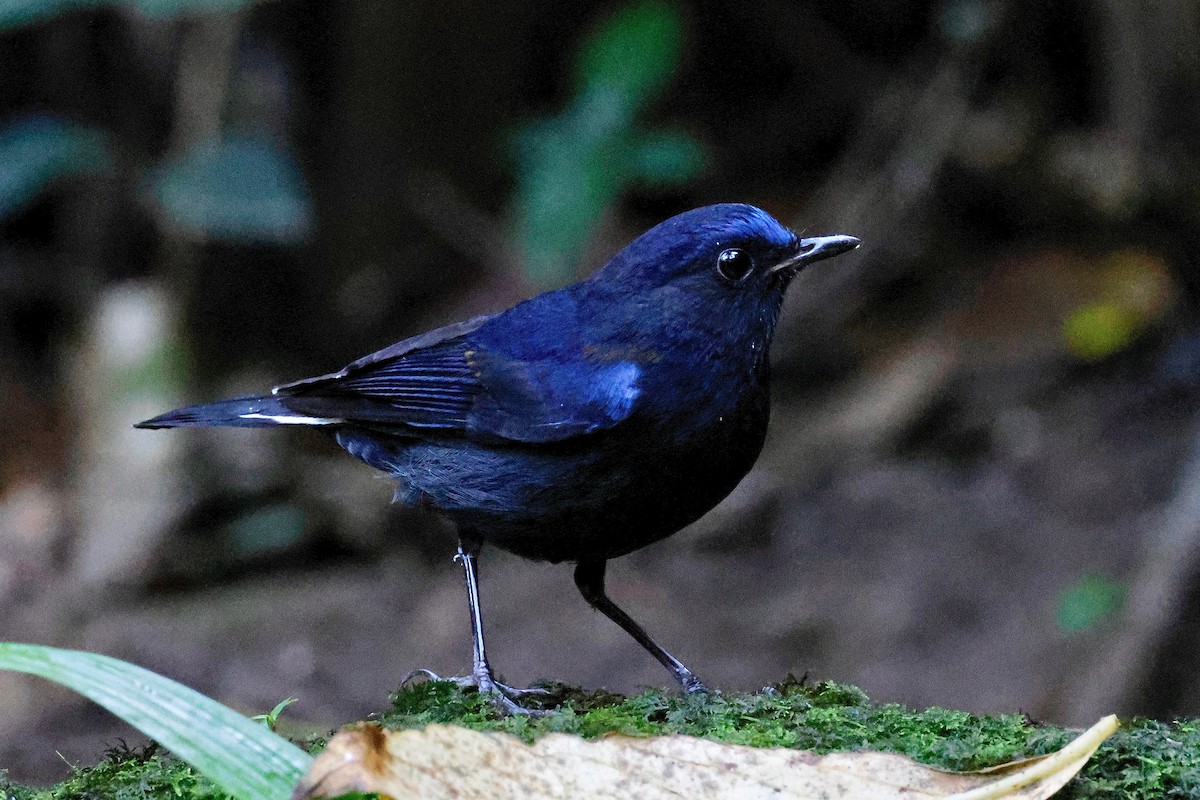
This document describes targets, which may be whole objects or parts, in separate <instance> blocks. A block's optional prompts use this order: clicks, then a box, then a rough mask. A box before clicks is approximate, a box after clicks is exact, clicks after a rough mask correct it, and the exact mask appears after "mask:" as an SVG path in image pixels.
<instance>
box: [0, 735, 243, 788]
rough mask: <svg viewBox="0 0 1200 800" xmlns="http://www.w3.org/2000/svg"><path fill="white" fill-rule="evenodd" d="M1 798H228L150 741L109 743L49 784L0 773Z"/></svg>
mask: <svg viewBox="0 0 1200 800" xmlns="http://www.w3.org/2000/svg"><path fill="white" fill-rule="evenodd" d="M0 798H2V799H3V800H165V798H171V799H172V800H227V798H228V795H226V794H224V793H223V792H220V791H218V790H217V788H216V787H215V786H213V785H212V784H211V783H209V781H208V780H207V779H205V778H204V777H202V776H201V775H199V774H197V773H196V772H195V771H193V770H192V768H191V767H189V766H188V765H187V764H184V763H183V762H181V761H178V760H176V759H175V758H172V757H171V756H169V755H166V754H164V753H162V752H160V751H159V749H158V747H157V745H154V744H150V745H147V746H146V747H144V748H140V749H130V748H127V747H124V746H122V747H119V748H113V749H111V750H109V751H108V753H107V754H106V755H105V757H104V759H103V760H102V761H101V762H100V763H99V764H97V765H96V766H94V767H85V768H81V767H76V768H74V769H73V770H72V775H71V777H70V778H67V779H66V780H65V781H63V782H62V783H59V784H55V785H54V786H52V787H50V788H49V789H36V790H35V789H29V788H27V787H22V786H16V785H13V784H8V783H6V782H5V781H4V780H3V779H0Z"/></svg>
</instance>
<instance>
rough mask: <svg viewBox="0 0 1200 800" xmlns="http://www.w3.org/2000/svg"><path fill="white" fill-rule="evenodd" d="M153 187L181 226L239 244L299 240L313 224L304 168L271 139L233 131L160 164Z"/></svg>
mask: <svg viewBox="0 0 1200 800" xmlns="http://www.w3.org/2000/svg"><path fill="white" fill-rule="evenodd" d="M148 191H149V193H150V196H151V197H152V198H153V200H154V202H155V203H156V205H157V206H158V208H159V209H160V210H161V211H162V212H163V214H165V215H166V216H167V218H169V219H170V220H171V221H172V222H173V223H174V224H175V225H177V226H179V227H180V228H182V229H184V230H185V231H187V232H189V233H191V234H193V235H196V236H204V237H212V238H214V239H223V240H228V241H235V242H239V241H240V242H254V243H266V244H285V245H286V244H297V243H299V242H302V241H304V240H305V239H306V238H307V237H308V235H309V233H310V232H311V230H312V225H313V221H312V210H311V208H310V205H309V201H308V192H307V190H306V189H305V186H304V178H303V176H302V175H301V172H300V167H299V166H298V165H297V164H296V162H295V161H294V160H293V159H292V157H291V156H290V155H289V154H288V153H286V152H285V151H284V150H283V149H281V148H280V147H277V146H276V145H274V144H272V143H271V142H268V141H265V140H262V139H257V138H254V137H251V136H244V135H240V134H229V135H225V136H223V137H220V138H214V139H210V140H208V141H204V142H201V143H200V144H199V145H197V146H196V147H194V148H193V149H191V150H189V151H188V152H186V153H183V154H182V155H181V156H179V157H178V158H174V159H171V160H170V161H167V162H165V163H163V164H161V165H159V166H158V167H157V168H156V169H154V170H153V171H152V173H151V175H150V176H149V185H148Z"/></svg>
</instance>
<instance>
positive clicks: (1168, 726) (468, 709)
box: [0, 680, 1200, 800]
mask: <svg viewBox="0 0 1200 800" xmlns="http://www.w3.org/2000/svg"><path fill="white" fill-rule="evenodd" d="M544 687H545V688H546V689H547V691H548V694H547V695H546V697H545V698H544V699H543V702H545V703H546V704H548V705H557V704H560V703H561V704H562V707H561V709H560V710H558V711H555V712H553V713H549V714H546V715H544V716H534V717H501V716H499V715H498V714H497V713H496V711H495V709H494V707H493V706H492V705H491V703H489V702H488V701H487V700H486V699H485V698H482V697H480V696H479V695H478V694H476V693H474V692H470V691H462V690H460V689H459V688H458V687H456V686H455V685H454V684H451V683H447V682H438V681H435V682H427V683H421V684H416V685H411V686H406V687H404V688H402V689H401V690H400V691H398V692H396V693H395V694H394V695H393V697H392V703H391V707H390V708H389V709H388V710H387V711H385V712H384V713H382V714H380V715H379V719H380V721H381V722H382V723H383V724H384V725H385V726H387V727H390V728H414V727H422V726H424V725H427V724H429V723H432V722H441V723H452V724H457V725H463V726H465V727H468V728H473V729H476V730H489V731H507V732H509V733H512V734H515V735H516V736H518V737H520V738H521V739H523V740H525V741H533V740H534V739H536V738H537V737H539V736H542V735H544V734H546V733H551V732H565V733H574V734H578V735H581V736H584V737H587V738H594V737H597V736H602V735H604V734H608V733H614V732H616V733H622V734H626V735H630V736H651V735H656V734H667V733H685V734H690V735H694V736H704V737H707V738H711V739H716V740H719V741H724V742H733V743H738V744H747V745H753V746H760V747H771V746H782V747H797V748H803V749H806V750H814V751H817V752H832V751H846V750H884V751H890V752H895V753H903V754H905V755H908V756H911V757H912V758H915V759H916V760H918V761H921V762H924V763H927V764H931V765H934V766H938V767H943V768H946V769H956V770H961V769H979V768H982V767H988V766H993V765H995V764H1000V763H1004V762H1006V761H1011V760H1013V759H1018V758H1024V757H1028V756H1034V755H1040V754H1042V753H1047V752H1050V751H1052V750H1056V749H1058V748H1060V747H1062V746H1063V745H1064V744H1066V743H1067V742H1068V741H1070V740H1071V739H1072V738H1073V737H1074V736H1075V733H1076V732H1074V731H1069V730H1066V729H1063V728H1056V727H1052V726H1048V725H1041V724H1038V723H1035V722H1033V721H1032V720H1030V719H1029V718H1028V717H1025V716H1022V715H1019V714H1004V715H1000V716H975V715H972V714H967V713H965V712H962V711H950V710H947V709H942V708H930V709H926V710H924V711H913V710H911V709H908V708H905V707H903V706H899V705H895V704H874V703H872V702H871V701H870V700H869V699H868V698H867V697H866V695H864V694H863V693H862V692H861V691H859V690H858V689H855V688H854V687H851V686H845V685H841V684H835V683H818V684H813V685H809V684H806V683H803V682H800V681H795V680H789V681H786V682H785V683H782V684H780V685H778V686H775V687H772V688H770V689H766V690H763V691H761V692H756V693H753V694H730V695H711V696H704V695H700V696H691V697H684V696H680V695H678V694H677V693H675V692H672V691H648V692H643V693H642V694H639V695H636V696H633V697H628V698H627V697H621V696H618V695H613V694H609V693H605V692H589V691H584V690H581V689H579V688H577V687H571V686H565V685H562V684H545V685H544ZM307 744H308V745H309V746H310V747H311V748H312V749H313V750H314V751H315V750H316V749H319V747H320V746H321V744H322V743H321V742H319V741H318V742H309V743H307ZM1058 797H1060V798H1064V799H1065V800H1080V799H1081V798H1105V799H1106V800H1108V799H1109V798H1112V799H1113V800H1133V799H1134V798H1150V797H1153V798H1165V799H1166V800H1176V799H1178V800H1182V798H1195V797H1200V723H1198V722H1197V721H1194V720H1183V721H1176V722H1171V723H1166V722H1155V721H1152V720H1132V721H1127V722H1126V723H1125V724H1123V725H1122V726H1121V729H1120V730H1119V731H1118V732H1117V733H1116V734H1114V735H1113V737H1112V738H1111V739H1109V740H1108V741H1107V742H1106V743H1105V744H1104V745H1103V746H1102V747H1101V748H1100V750H1099V751H1098V752H1097V753H1096V755H1095V756H1093V758H1092V760H1091V761H1090V762H1089V763H1088V765H1087V766H1086V767H1085V769H1084V771H1083V772H1082V773H1081V775H1079V776H1078V777H1077V778H1075V780H1073V781H1072V782H1071V783H1070V784H1068V786H1067V787H1066V788H1065V789H1064V790H1063V791H1062V793H1061V794H1060V795H1058ZM68 798H69V799H70V800H90V798H104V800H110V799H111V800H165V799H166V798H170V799H171V800H218V798H223V795H222V794H221V793H219V792H217V791H216V790H215V789H214V788H213V787H212V785H211V784H209V783H208V782H207V781H205V780H204V779H203V778H200V777H199V776H197V775H196V774H195V773H194V772H192V771H191V769H189V768H188V767H187V766H185V765H183V764H181V763H179V762H178V761H175V760H174V759H172V758H171V757H170V756H167V755H164V754H162V753H160V752H158V751H156V750H155V749H154V748H153V746H151V747H150V748H146V749H145V750H128V749H125V748H121V749H119V750H114V751H112V752H110V753H109V754H108V756H107V757H106V758H105V759H104V760H103V761H102V762H101V763H100V764H98V765H96V766H95V767H91V768H87V769H78V770H76V771H75V774H73V775H72V776H71V778H69V779H68V780H67V781H64V782H63V783H61V784H58V785H57V786H54V787H51V788H50V789H42V790H34V789H27V788H23V787H18V786H14V785H10V784H6V783H5V782H4V780H3V776H2V775H0V800H68Z"/></svg>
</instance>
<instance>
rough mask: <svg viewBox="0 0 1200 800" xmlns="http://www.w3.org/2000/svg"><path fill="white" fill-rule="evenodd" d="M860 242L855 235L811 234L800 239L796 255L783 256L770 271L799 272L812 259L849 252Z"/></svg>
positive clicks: (831, 256) (818, 259) (811, 261)
mask: <svg viewBox="0 0 1200 800" xmlns="http://www.w3.org/2000/svg"><path fill="white" fill-rule="evenodd" d="M860 244H862V241H861V240H860V239H859V238H858V237H856V236H843V235H841V234H838V235H836V236H813V237H811V238H809V239H801V240H800V245H799V248H800V249H799V250H798V251H797V252H796V255H794V256H792V257H791V258H785V259H784V260H783V261H780V262H779V263H778V264H776V265H775V266H773V267H771V272H772V273H776V272H784V271H787V272H793V273H794V272H799V271H800V270H801V269H803V268H804V267H807V266H808V265H809V264H811V263H813V262H814V261H821V260H823V259H826V258H833V257H834V256H840V255H841V254H842V253H849V252H850V251H851V250H853V249H855V248H856V247H858V246H859V245H860Z"/></svg>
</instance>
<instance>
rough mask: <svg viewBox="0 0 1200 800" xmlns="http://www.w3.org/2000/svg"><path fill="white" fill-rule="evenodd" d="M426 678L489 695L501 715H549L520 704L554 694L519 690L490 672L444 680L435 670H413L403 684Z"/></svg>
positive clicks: (479, 672) (543, 690)
mask: <svg viewBox="0 0 1200 800" xmlns="http://www.w3.org/2000/svg"><path fill="white" fill-rule="evenodd" d="M419 675H421V676H424V677H426V678H428V679H429V680H431V681H447V682H449V683H453V684H454V685H455V686H457V687H458V688H460V689H475V691H477V692H479V693H480V694H482V695H488V696H489V697H490V698H491V700H492V703H493V704H494V705H495V706H496V708H497V709H499V710H500V712H501V713H504V714H510V715H514V716H538V715H541V714H546V713H549V711H548V709H537V708H526V707H524V706H523V705H521V704H520V703H519V702H518V699H519V698H522V697H539V696H548V695H550V694H553V693H552V692H551V691H549V690H548V689H542V688H539V687H537V686H531V687H528V688H525V689H519V688H516V687H514V686H508V685H506V684H503V683H501V682H500V681H498V680H496V679H495V678H494V677H492V674H491V671H490V670H479V671H477V672H472V673H471V674H470V675H450V676H448V677H445V678H443V677H442V676H440V675H438V674H437V673H435V672H434V671H433V670H428V669H418V670H413V671H412V672H410V673H409V674H408V675H406V676H405V678H404V680H403V681H401V683H402V684H404V683H408V682H409V681H410V680H412V679H413V678H415V677H417V676H419Z"/></svg>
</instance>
